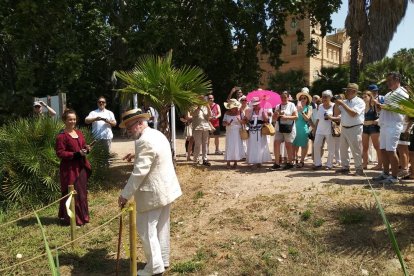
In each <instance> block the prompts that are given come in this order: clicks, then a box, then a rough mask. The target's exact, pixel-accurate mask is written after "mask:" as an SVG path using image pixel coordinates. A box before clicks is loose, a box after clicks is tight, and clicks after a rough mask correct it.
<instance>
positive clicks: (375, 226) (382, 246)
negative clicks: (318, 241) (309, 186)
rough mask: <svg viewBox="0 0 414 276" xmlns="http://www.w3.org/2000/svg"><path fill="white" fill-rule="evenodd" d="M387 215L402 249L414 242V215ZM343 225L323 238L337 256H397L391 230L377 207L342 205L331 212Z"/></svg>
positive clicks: (331, 230)
mask: <svg viewBox="0 0 414 276" xmlns="http://www.w3.org/2000/svg"><path fill="white" fill-rule="evenodd" d="M385 212H386V216H387V219H388V220H389V222H390V223H391V225H392V228H393V230H394V231H395V236H396V239H397V242H398V245H399V248H400V250H404V249H405V248H408V247H410V246H411V245H412V243H413V237H412V235H411V233H412V231H413V228H414V214H411V213H392V212H387V211H386V210H385ZM329 216H331V217H332V219H333V220H336V221H339V224H337V225H335V226H334V227H331V228H330V229H329V231H328V232H327V233H326V234H325V236H324V237H323V239H324V240H325V243H326V244H327V245H329V247H330V248H331V250H332V251H334V252H335V253H340V254H346V255H351V256H370V257H373V258H374V257H376V256H380V255H383V254H387V255H389V256H395V253H394V252H393V249H392V245H391V242H390V240H389V237H388V234H387V230H386V228H385V225H384V223H383V221H382V218H381V216H380V214H379V212H378V209H377V207H376V205H375V204H373V203H372V204H358V205H342V206H338V208H336V209H332V210H330V211H329Z"/></svg>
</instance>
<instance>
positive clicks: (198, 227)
mask: <svg viewBox="0 0 414 276" xmlns="http://www.w3.org/2000/svg"><path fill="white" fill-rule="evenodd" d="M220 149H221V150H223V149H224V137H221V138H220ZM112 150H113V151H114V152H115V153H116V157H115V158H114V161H113V164H112V167H114V168H116V167H117V166H122V168H123V169H125V165H126V164H125V162H124V161H122V160H121V159H120V158H121V157H122V156H124V155H125V154H127V153H130V152H131V153H133V152H134V144H133V142H132V141H127V140H123V139H118V140H115V141H114V142H113V144H112ZM210 152H214V143H213V140H212V141H211V145H210ZM209 159H210V161H211V163H212V166H211V167H203V166H194V165H192V164H191V162H188V161H186V160H185V156H184V141H183V139H178V140H177V173H178V176H179V178H180V183H181V186H182V189H183V192H184V195H183V196H182V197H181V198H180V199H179V200H177V202H176V203H175V204H174V205H173V212H172V216H171V220H172V221H171V231H172V248H171V251H172V252H171V258H172V266H171V267H170V269H169V270H168V271H167V273H166V274H167V275H175V274H177V273H180V274H188V273H193V274H195V275H401V274H402V272H401V267H400V265H399V262H398V259H397V258H396V255H395V254H394V252H393V249H392V247H391V244H390V242H389V239H388V235H387V232H386V228H385V227H384V225H383V222H382V219H381V217H380V216H379V214H378V211H377V208H376V205H375V200H374V197H373V195H372V191H371V189H370V187H369V186H368V181H367V178H366V177H359V176H343V175H337V174H335V172H334V171H318V172H315V171H312V170H311V169H310V168H311V160H307V161H305V167H304V168H301V169H292V170H288V171H271V170H270V167H271V164H270V163H269V164H265V165H264V166H263V167H262V168H258V169H252V168H251V167H250V166H248V165H247V164H244V163H240V165H239V166H238V168H237V169H226V163H225V162H224V160H223V156H222V155H221V156H219V155H209ZM127 168H130V169H132V166H131V167H129V166H127ZM377 173H378V172H374V171H370V170H367V171H366V174H367V177H369V178H370V177H372V176H374V175H376V174H377ZM375 191H376V193H377V194H378V195H379V197H380V199H381V201H382V204H383V207H384V209H385V212H386V214H387V217H388V220H389V221H390V222H391V224H392V226H393V229H394V231H395V233H396V238H397V241H398V243H399V247H400V249H401V251H402V253H403V255H404V257H405V261H406V264H407V266H408V268H411V267H413V265H414V260H413V257H412V256H414V248H413V236H412V232H413V230H414V220H413V210H414V209H413V203H414V198H413V192H414V185H413V183H411V182H404V183H402V184H400V185H395V186H391V187H375ZM139 257H141V258H142V254H141V253H140V255H139Z"/></svg>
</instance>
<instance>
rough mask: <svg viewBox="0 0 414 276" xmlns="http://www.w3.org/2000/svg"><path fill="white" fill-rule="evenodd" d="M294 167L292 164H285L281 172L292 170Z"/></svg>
mask: <svg viewBox="0 0 414 276" xmlns="http://www.w3.org/2000/svg"><path fill="white" fill-rule="evenodd" d="M293 167H294V166H293V164H292V163H286V165H285V166H284V167H283V170H290V169H292V168H293Z"/></svg>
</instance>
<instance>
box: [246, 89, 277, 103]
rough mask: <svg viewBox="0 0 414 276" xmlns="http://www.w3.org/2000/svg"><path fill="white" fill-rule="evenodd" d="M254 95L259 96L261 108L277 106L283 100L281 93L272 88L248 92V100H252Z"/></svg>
mask: <svg viewBox="0 0 414 276" xmlns="http://www.w3.org/2000/svg"><path fill="white" fill-rule="evenodd" d="M253 97H259V99H260V107H261V108H275V107H276V105H278V104H280V103H281V102H282V100H281V99H280V95H279V94H278V93H276V92H273V91H271V90H261V89H259V90H254V91H252V92H249V93H248V94H247V97H246V98H247V101H251V100H252V98H253Z"/></svg>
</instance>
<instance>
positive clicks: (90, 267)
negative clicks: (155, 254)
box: [59, 248, 145, 276]
mask: <svg viewBox="0 0 414 276" xmlns="http://www.w3.org/2000/svg"><path fill="white" fill-rule="evenodd" d="M59 264H60V266H61V267H62V266H69V267H71V268H72V269H71V275H76V276H78V275H79V276H83V275H85V276H87V275H88V276H89V275H116V264H117V261H116V253H115V252H114V253H113V254H112V256H109V253H108V251H107V250H106V249H103V248H102V249H91V250H89V251H88V253H86V254H85V255H83V256H81V257H79V256H78V255H76V254H72V253H61V254H59ZM144 265H145V264H143V263H138V269H142V268H143V267H144ZM119 275H129V259H125V258H123V259H120V260H119Z"/></svg>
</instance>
